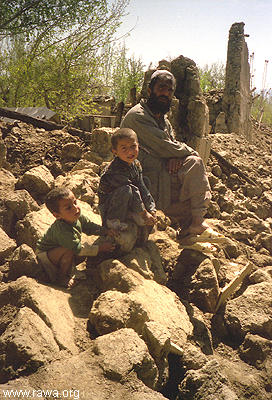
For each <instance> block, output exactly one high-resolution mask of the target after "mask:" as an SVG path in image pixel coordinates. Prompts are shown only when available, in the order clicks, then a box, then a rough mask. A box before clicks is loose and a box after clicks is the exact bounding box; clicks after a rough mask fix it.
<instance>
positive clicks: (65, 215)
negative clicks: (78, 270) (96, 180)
mask: <svg viewBox="0 0 272 400" xmlns="http://www.w3.org/2000/svg"><path fill="white" fill-rule="evenodd" d="M45 204H46V207H47V208H48V210H49V211H50V212H51V213H52V214H53V215H54V217H55V218H56V220H55V221H54V222H53V224H52V225H51V226H50V227H49V228H48V230H47V232H46V233H45V234H44V236H43V237H42V238H41V239H40V240H38V242H37V250H36V254H37V258H38V259H39V260H40V261H41V263H42V265H43V267H44V269H45V270H46V272H47V275H48V276H49V279H50V281H51V282H58V283H59V284H61V285H64V286H67V287H71V286H72V285H73V283H74V282H73V278H71V279H70V273H71V270H72V266H73V264H74V258H75V256H76V255H77V256H96V255H97V254H98V253H100V252H111V251H113V250H114V248H115V245H114V244H113V243H112V242H111V241H109V240H105V241H103V242H102V243H101V244H99V245H89V244H87V243H86V244H84V245H83V244H82V242H81V235H82V233H86V234H87V235H110V236H113V235H114V232H113V231H112V230H109V229H106V228H104V227H102V226H100V225H97V224H95V223H94V222H92V221H91V220H90V219H89V218H88V217H87V216H86V215H83V214H81V211H80V207H79V205H78V204H77V200H76V198H75V196H74V194H73V192H72V191H71V190H70V189H68V188H66V187H58V188H55V189H53V190H51V191H50V192H49V193H48V195H47V197H46V201H45Z"/></svg>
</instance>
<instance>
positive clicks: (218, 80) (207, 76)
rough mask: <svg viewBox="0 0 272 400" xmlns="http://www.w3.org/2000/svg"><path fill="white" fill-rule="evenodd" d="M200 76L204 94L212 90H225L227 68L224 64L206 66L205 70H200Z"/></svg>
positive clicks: (217, 63)
mask: <svg viewBox="0 0 272 400" xmlns="http://www.w3.org/2000/svg"><path fill="white" fill-rule="evenodd" d="M198 70H199V76H200V87H201V89H202V91H203V92H208V91H209V90H211V89H223V88H224V86H225V66H224V64H223V63H220V62H216V63H212V64H211V65H208V64H206V65H205V66H204V67H203V68H198Z"/></svg>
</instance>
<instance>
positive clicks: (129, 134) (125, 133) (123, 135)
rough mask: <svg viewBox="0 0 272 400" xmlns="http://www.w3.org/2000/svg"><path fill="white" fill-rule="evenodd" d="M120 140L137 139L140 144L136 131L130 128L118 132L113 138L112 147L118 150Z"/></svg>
mask: <svg viewBox="0 0 272 400" xmlns="http://www.w3.org/2000/svg"><path fill="white" fill-rule="evenodd" d="M120 139H135V140H136V142H137V143H138V138H137V135H136V133H135V132H134V130H132V129H130V128H121V129H118V131H116V132H115V133H114V134H113V135H112V137H111V147H112V148H113V149H114V150H116V148H117V145H118V141H119V140H120Z"/></svg>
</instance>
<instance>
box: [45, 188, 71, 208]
mask: <svg viewBox="0 0 272 400" xmlns="http://www.w3.org/2000/svg"><path fill="white" fill-rule="evenodd" d="M71 193H72V191H71V189H69V188H67V187H65V186H61V187H56V188H55V189H52V190H50V192H49V193H48V194H47V196H46V199H45V205H46V207H47V208H48V210H49V211H51V213H52V214H54V213H58V212H59V201H60V200H61V199H67V197H69V196H70V195H71Z"/></svg>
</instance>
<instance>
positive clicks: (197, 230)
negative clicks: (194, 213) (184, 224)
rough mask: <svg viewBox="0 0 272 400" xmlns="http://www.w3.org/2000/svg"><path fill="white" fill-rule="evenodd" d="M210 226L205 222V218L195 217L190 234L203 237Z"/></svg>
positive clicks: (190, 227) (189, 229)
mask: <svg viewBox="0 0 272 400" xmlns="http://www.w3.org/2000/svg"><path fill="white" fill-rule="evenodd" d="M207 228H209V225H208V224H207V223H206V222H205V220H204V218H203V217H193V219H192V222H191V225H190V226H189V227H188V229H187V231H188V233H191V234H195V235H201V233H203V232H204V231H205V230H206V229H207Z"/></svg>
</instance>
